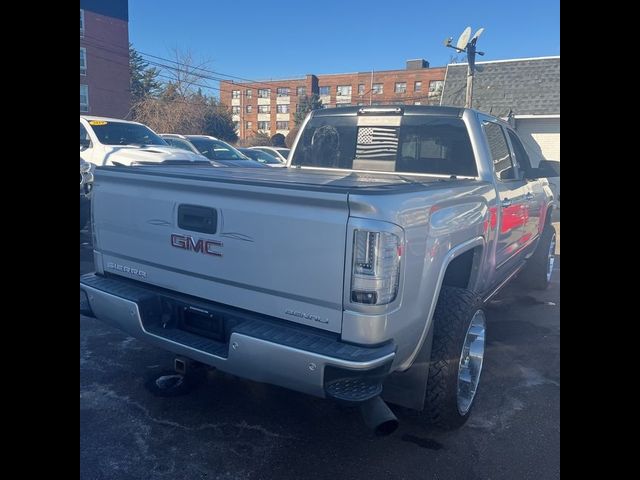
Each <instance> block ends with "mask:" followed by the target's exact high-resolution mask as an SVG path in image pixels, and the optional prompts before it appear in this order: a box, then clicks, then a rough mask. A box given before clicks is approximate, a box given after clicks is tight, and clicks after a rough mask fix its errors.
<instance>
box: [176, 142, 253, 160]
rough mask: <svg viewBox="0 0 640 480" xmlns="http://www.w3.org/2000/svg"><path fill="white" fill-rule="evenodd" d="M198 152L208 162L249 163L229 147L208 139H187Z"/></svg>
mask: <svg viewBox="0 0 640 480" xmlns="http://www.w3.org/2000/svg"><path fill="white" fill-rule="evenodd" d="M189 141H190V142H191V143H193V145H194V146H195V147H196V148H197V149H198V151H199V152H200V153H201V154H202V155H204V156H205V157H207V158H208V159H209V160H243V161H245V162H246V161H250V160H249V159H248V158H247V157H245V156H244V155H242V153H240V152H239V151H238V150H236V149H235V148H233V147H232V146H231V145H229V144H227V143H224V142H223V141H220V140H212V139H210V138H189Z"/></svg>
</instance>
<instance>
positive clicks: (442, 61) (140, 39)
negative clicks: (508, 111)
mask: <svg viewBox="0 0 640 480" xmlns="http://www.w3.org/2000/svg"><path fill="white" fill-rule="evenodd" d="M467 26H471V29H472V31H473V32H475V31H476V30H477V29H478V28H480V27H484V28H485V31H484V33H483V34H482V36H481V37H480V39H479V40H478V46H477V47H478V50H480V51H484V52H485V56H484V57H478V59H477V60H478V61H485V60H503V59H510V58H527V57H540V56H550V55H559V54H560V4H559V0H535V1H534V0H526V1H514V0H484V1H479V0H477V1H469V0H457V1H438V2H435V1H430V0H429V1H427V0H423V1H419V0H402V1H394V0H385V1H384V2H383V1H380V0H373V1H372V0H369V1H361V0H316V1H313V2H306V1H303V0H299V1H295V0H286V1H285V0H273V1H272V2H268V1H264V0H263V1H255V0H240V1H223V0H182V1H175V0H129V40H130V41H131V42H132V43H133V46H134V48H136V50H138V51H140V52H142V53H144V54H151V55H156V56H158V57H164V58H167V57H170V58H171V57H173V55H172V51H173V50H175V49H179V50H181V51H189V52H190V53H191V54H192V57H193V58H194V59H195V60H196V62H197V63H198V64H201V63H203V62H204V63H205V65H206V67H205V68H207V69H208V70H213V71H216V72H219V73H222V74H227V75H234V76H238V77H243V78H246V79H251V80H265V79H271V78H274V79H278V78H279V79H283V78H289V77H302V76H304V75H305V74H308V73H314V74H327V73H347V72H358V71H371V70H372V69H374V70H394V69H404V68H405V62H406V60H409V59H415V58H424V59H426V60H427V61H428V62H429V63H430V65H431V66H432V67H439V66H445V65H446V64H447V63H450V59H451V56H452V55H454V56H455V55H456V52H455V51H454V50H452V49H450V48H446V47H445V46H444V45H443V41H444V40H445V39H446V38H447V37H453V38H454V40H453V41H454V43H455V42H456V40H457V38H458V36H459V35H460V33H461V32H462V31H463V30H464V28H465V27H467ZM458 56H459V61H466V60H465V59H464V56H463V55H459V54H458ZM212 85H213V84H212Z"/></svg>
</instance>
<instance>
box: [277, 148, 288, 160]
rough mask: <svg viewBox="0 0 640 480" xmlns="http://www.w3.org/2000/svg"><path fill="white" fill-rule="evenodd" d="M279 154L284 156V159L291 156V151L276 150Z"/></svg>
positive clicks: (284, 149) (286, 149) (285, 149)
mask: <svg viewBox="0 0 640 480" xmlns="http://www.w3.org/2000/svg"><path fill="white" fill-rule="evenodd" d="M276 150H277V152H278V153H279V154H280V155H282V156H283V157H284V158H287V157H288V156H289V152H290V151H291V150H290V149H288V148H276Z"/></svg>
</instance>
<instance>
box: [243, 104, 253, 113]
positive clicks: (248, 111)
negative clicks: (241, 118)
mask: <svg viewBox="0 0 640 480" xmlns="http://www.w3.org/2000/svg"><path fill="white" fill-rule="evenodd" d="M244 110H245V112H247V113H251V112H252V111H253V106H252V105H247V106H246V107H245V109H244Z"/></svg>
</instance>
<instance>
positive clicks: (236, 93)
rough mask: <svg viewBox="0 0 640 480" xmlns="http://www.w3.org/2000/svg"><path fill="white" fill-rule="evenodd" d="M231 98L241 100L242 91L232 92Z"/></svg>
mask: <svg viewBox="0 0 640 480" xmlns="http://www.w3.org/2000/svg"><path fill="white" fill-rule="evenodd" d="M231 98H240V90H232V91H231Z"/></svg>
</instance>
